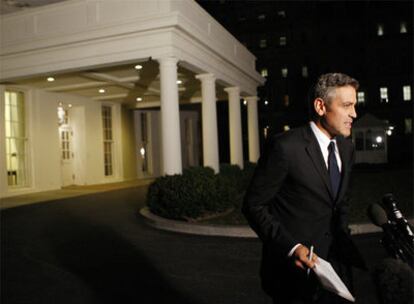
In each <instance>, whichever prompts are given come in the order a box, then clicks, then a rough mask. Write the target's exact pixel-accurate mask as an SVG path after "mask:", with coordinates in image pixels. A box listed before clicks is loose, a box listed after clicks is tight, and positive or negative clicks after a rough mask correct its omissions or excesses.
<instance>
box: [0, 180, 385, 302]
mask: <svg viewBox="0 0 414 304" xmlns="http://www.w3.org/2000/svg"><path fill="white" fill-rule="evenodd" d="M89 190H90V189H89ZM89 190H88V189H85V191H83V190H82V189H77V190H76V191H79V192H81V193H79V192H78V194H79V195H78V194H77V195H73V196H69V197H55V198H53V196H52V195H50V197H51V199H50V200H48V201H37V203H35V204H32V203H30V201H29V200H28V199H27V198H26V201H25V203H22V201H23V198H20V200H19V199H18V198H14V200H15V202H17V203H16V204H15V205H13V203H12V201H11V200H12V199H13V198H8V199H2V202H1V206H2V210H1V213H0V216H1V303H4V304H7V303H13V304H17V303H42V304H45V303H46V304H47V303H62V304H65V303H77V304H79V303H132V302H134V303H157V304H158V303H169V304H172V303H194V304H204V303H206V304H207V303H210V304H220V303H223V304H232V303H239V304H247V303H255V304H270V303H271V300H270V299H269V298H268V297H267V296H266V295H265V294H264V293H263V292H262V290H261V288H260V280H259V275H258V272H259V265H260V256H261V244H260V241H259V240H258V239H257V238H247V237H229V236H213V235H192V234H182V233H177V232H171V231H164V230H159V229H155V228H154V227H151V226H149V225H148V224H147V222H146V220H144V218H143V217H142V216H140V215H139V210H141V209H142V208H143V207H144V202H145V195H146V191H147V186H146V185H139V184H137V185H134V186H133V187H131V185H129V186H128V187H123V185H118V186H113V187H112V188H111V189H101V191H105V192H100V191H99V192H96V191H94V192H93V193H88V191H89ZM91 191H92V190H91ZM6 206H7V207H6ZM354 238H355V241H356V243H357V245H358V247H359V248H360V249H361V251H362V254H363V255H364V256H365V258H366V259H367V262H368V266H369V267H371V268H372V267H374V266H375V265H376V264H377V263H379V262H380V261H381V260H382V259H383V258H384V257H385V256H386V253H385V251H384V250H383V248H382V247H381V245H380V244H379V238H380V235H379V234H375V233H374V234H372V233H371V234H359V235H355V236H354ZM355 289H356V290H355V296H356V298H357V303H359V304H364V303H367V304H368V303H369V304H375V303H378V302H377V299H376V296H375V290H374V286H373V283H372V280H371V275H370V273H369V272H362V271H358V270H356V273H355Z"/></svg>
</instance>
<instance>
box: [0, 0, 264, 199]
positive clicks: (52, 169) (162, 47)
mask: <svg viewBox="0 0 414 304" xmlns="http://www.w3.org/2000/svg"><path fill="white" fill-rule="evenodd" d="M0 69H1V70H0V168H2V170H1V171H0V196H2V197H5V196H12V195H19V194H24V193H30V192H38V191H46V190H53V189H60V188H61V187H64V186H67V185H72V184H76V185H89V184H101V183H111V182H118V181H126V180H132V179H136V178H145V177H153V176H157V175H164V174H180V173H181V172H182V169H183V167H187V166H193V165H203V166H210V167H212V168H213V169H214V170H215V171H216V172H218V170H219V158H218V155H219V154H218V134H217V113H216V101H217V99H220V100H223V99H226V100H228V102H229V123H230V125H229V130H230V155H231V163H232V164H237V165H239V166H240V167H243V159H244V158H245V157H244V156H243V148H242V134H241V129H242V128H241V113H240V100H241V98H244V99H245V100H247V102H248V135H249V156H248V159H249V160H250V161H252V162H256V161H257V159H258V157H259V130H258V118H257V96H256V95H257V93H256V90H257V86H259V85H262V84H263V82H264V79H263V78H262V77H261V76H260V75H259V74H258V73H257V72H256V70H255V57H254V56H253V55H252V54H251V53H250V52H249V51H248V50H247V49H246V48H245V47H244V46H243V45H242V44H240V43H239V42H238V41H237V40H236V39H235V38H234V37H233V36H231V35H230V34H229V33H228V32H227V31H226V30H225V29H224V28H223V27H222V26H221V25H220V24H218V23H217V22H216V21H215V20H214V19H213V18H212V17H211V16H210V15H208V14H207V13H206V12H205V11H204V10H203V9H202V8H201V7H200V6H199V5H198V4H197V3H195V2H194V1H192V0H180V1H172V0H151V1H143V0H130V1H129V0H128V1H111V0H96V1H95V0H69V1H64V2H61V3H57V4H52V5H47V6H43V7H38V8H34V9H28V10H24V11H21V12H17V13H11V14H5V15H2V16H1V44H0ZM197 106H198V107H199V110H198V111H194V107H197ZM199 134H201V136H199ZM198 147H201V148H200V149H199V148H198ZM201 156H202V157H201ZM246 158H247V157H246ZM200 159H201V161H200Z"/></svg>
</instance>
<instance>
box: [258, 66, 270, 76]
mask: <svg viewBox="0 0 414 304" xmlns="http://www.w3.org/2000/svg"><path fill="white" fill-rule="evenodd" d="M260 75H262V77H267V76H269V73H268V72H267V69H266V68H263V69H261V70H260Z"/></svg>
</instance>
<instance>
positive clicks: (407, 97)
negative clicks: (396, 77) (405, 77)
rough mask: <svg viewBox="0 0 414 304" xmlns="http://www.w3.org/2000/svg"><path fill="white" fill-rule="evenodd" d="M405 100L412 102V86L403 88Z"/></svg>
mask: <svg viewBox="0 0 414 304" xmlns="http://www.w3.org/2000/svg"><path fill="white" fill-rule="evenodd" d="M403 99H404V100H411V86H410V85H406V86H403Z"/></svg>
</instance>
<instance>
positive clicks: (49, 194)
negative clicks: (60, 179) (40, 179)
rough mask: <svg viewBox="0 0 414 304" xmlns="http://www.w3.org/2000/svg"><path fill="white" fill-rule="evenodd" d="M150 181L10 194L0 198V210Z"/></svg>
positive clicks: (140, 184) (147, 183) (149, 180)
mask: <svg viewBox="0 0 414 304" xmlns="http://www.w3.org/2000/svg"><path fill="white" fill-rule="evenodd" d="M152 181H153V179H139V180H132V181H126V182H119V183H111V184H99V185H88V186H69V187H64V188H62V189H58V190H53V191H44V192H36V193H30V194H24V195H17V196H10V197H6V198H0V210H1V209H7V208H13V207H19V206H24V205H31V204H36V203H43V202H47V201H53V200H59V199H64V198H70V197H78V196H82V195H88V194H92V193H99V192H106V191H112V190H118V189H126V188H131V187H139V186H145V185H149V184H150V183H151V182H152Z"/></svg>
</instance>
